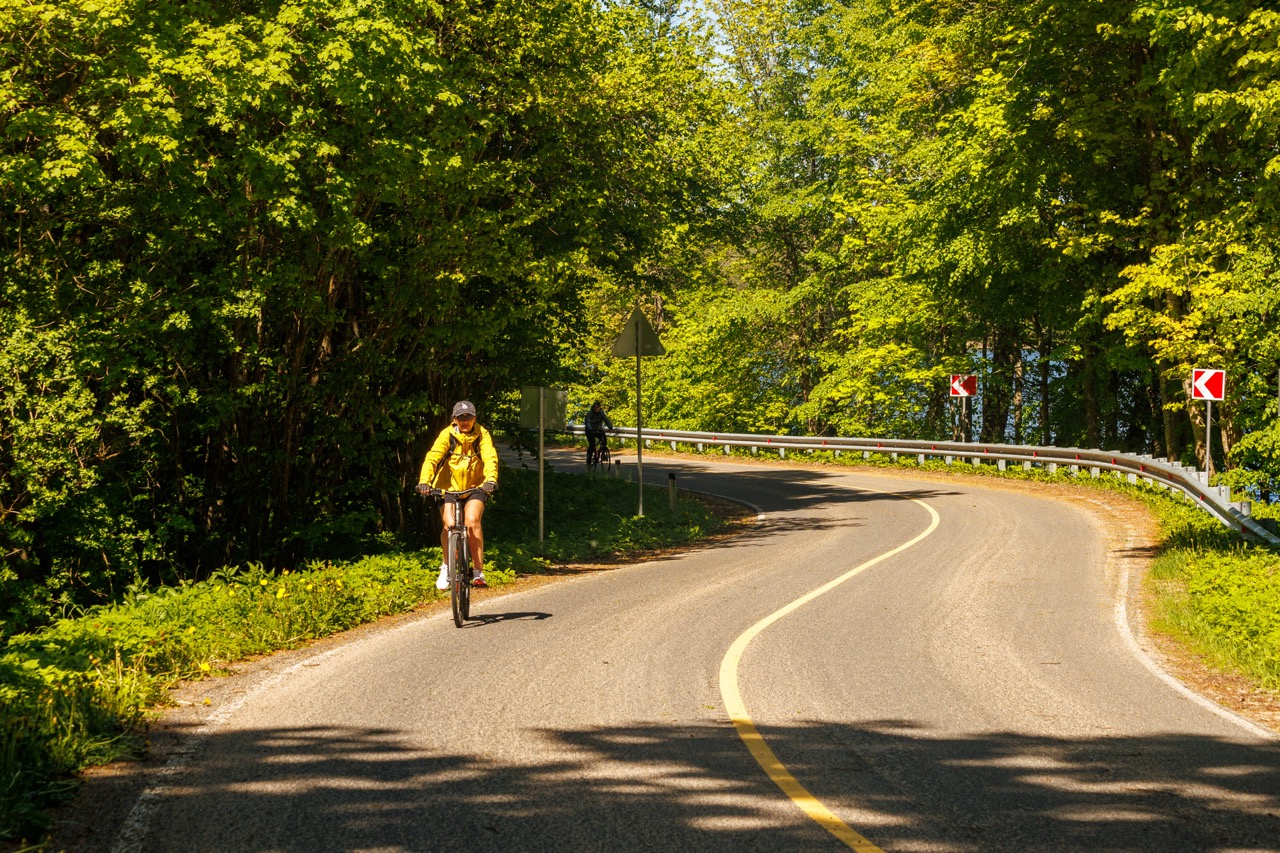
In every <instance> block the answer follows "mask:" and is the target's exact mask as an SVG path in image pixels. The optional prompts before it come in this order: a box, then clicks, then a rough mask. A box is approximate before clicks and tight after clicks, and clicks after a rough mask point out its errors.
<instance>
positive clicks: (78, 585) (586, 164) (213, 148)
mask: <svg viewBox="0 0 1280 853" xmlns="http://www.w3.org/2000/svg"><path fill="white" fill-rule="evenodd" d="M655 26H656V24H655V22H654V21H653V20H651V19H650V17H649V16H647V15H646V14H644V13H642V12H641V11H639V10H638V9H637V8H633V7H631V6H629V5H625V4H623V5H616V4H608V5H604V4H598V3H595V2H593V0H569V2H561V0H534V2H526V0H520V2H514V0H499V2H487V0H486V2H479V0H476V2H472V0H458V2H450V3H447V4H440V3H433V2H422V0H287V1H286V2H281V3H255V2H249V3H236V4H230V5H228V4H216V3H212V4H211V3H200V2H197V3H177V2H168V1H167V0H161V2H141V0H105V2H102V1H101V0H92V1H91V0H68V2H58V3H43V2H18V0H0V67H2V68H3V70H4V73H3V74H0V207H2V208H3V215H2V216H0V376H2V377H3V381H0V559H2V560H3V563H2V564H0V565H2V566H3V568H2V569H0V572H2V574H0V595H2V596H3V597H2V598H0V613H2V614H3V615H2V616H0V618H3V619H4V620H5V624H6V628H5V630H6V631H8V632H12V631H14V630H22V629H25V628H28V627H31V626H34V625H37V624H39V623H40V621H41V620H42V619H43V618H45V616H46V615H47V614H48V613H50V612H51V611H52V612H53V614H54V615H58V614H60V613H61V614H67V613H72V612H74V611H75V609H76V608H77V607H88V606H94V605H97V604H101V603H104V602H109V601H113V600H115V599H117V598H118V597H119V595H120V594H122V592H123V590H124V588H125V587H127V586H128V585H130V584H132V583H134V582H135V581H138V580H142V581H145V582H147V583H150V584H156V583H175V582H178V581H183V580H195V579H199V578H202V577H205V576H207V575H208V573H209V572H210V571H212V570H214V569H216V568H217V567H219V566H222V565H226V564H228V563H239V562H243V561H246V560H257V561H262V562H264V563H266V564H268V565H271V566H276V567H280V566H293V565H298V564H299V563H301V562H303V561H304V560H306V559H307V558H308V557H312V556H315V555H317V554H319V553H321V552H323V553H324V554H325V555H333V554H336V553H344V554H356V553H362V552H367V550H368V548H369V547H370V542H371V539H372V537H375V536H377V535H379V534H387V533H399V532H402V531H403V529H404V527H405V525H406V524H407V523H408V522H407V520H408V519H409V518H410V517H411V516H412V515H413V512H414V510H413V505H412V501H413V497H412V494H411V489H410V487H411V486H412V484H413V478H414V477H415V476H416V473H417V465H418V463H419V461H420V459H421V455H422V453H423V451H424V450H425V446H424V441H425V440H427V439H428V438H429V437H430V434H431V433H432V431H433V429H434V428H435V427H438V426H439V425H440V424H441V423H442V421H443V415H444V410H445V408H446V407H447V406H448V405H449V403H450V402H451V401H452V400H454V399H456V398H458V397H461V396H468V397H471V398H473V399H475V400H476V401H477V402H479V403H480V404H481V406H482V407H486V406H487V404H488V402H489V401H490V400H493V401H495V402H496V401H497V400H499V399H501V398H502V397H503V396H504V395H505V394H507V393H509V392H511V391H512V390H513V389H515V388H518V387H519V386H520V385H522V384H533V383H545V382H546V381H548V380H549V379H550V378H551V377H552V376H555V375H559V374H561V373H562V371H563V368H562V366H561V358H562V354H563V352H564V351H565V350H567V349H569V348H571V347H572V346H573V345H574V343H575V341H576V340H577V337H578V335H579V334H580V333H581V331H582V328H583V326H584V323H585V321H584V319H583V317H582V316H581V311H580V304H581V300H580V292H581V291H582V290H583V289H585V288H587V287H589V286H591V285H593V284H594V283H595V282H597V281H600V280H601V279H605V278H608V277H610V276H618V275H625V274H628V273H629V271H630V270H631V269H632V268H633V266H634V264H635V263H637V262H638V261H639V260H640V259H641V258H643V257H645V256H646V255H647V254H648V253H649V252H650V251H651V249H652V247H654V246H656V245H658V244H660V243H662V242H664V241H665V240H667V239H668V235H670V234H671V233H672V232H673V231H675V230H676V229H678V228H680V227H687V225H688V223H690V222H696V223H699V224H701V223H703V222H705V221H707V220H709V219H712V218H714V211H715V209H716V208H717V207H718V206H721V205H722V204H723V202H722V196H723V188H722V186H721V184H720V183H719V182H718V180H712V179H710V178H708V176H707V174H706V173H707V170H708V169H709V168H710V164H712V163H713V162H715V153H714V151H713V150H711V147H710V146H709V145H708V144H707V140H706V138H705V137H706V133H707V130H706V126H707V124H708V122H710V121H711V120H712V119H713V118H714V117H715V116H716V115H717V114H718V113H719V112H720V111H722V109H723V99H722V98H718V97H717V92H718V91H720V89H721V88H722V87H720V86H719V84H718V83H716V82H715V81H714V80H713V79H712V78H711V77H710V76H709V75H708V74H707V73H706V71H705V69H704V67H703V66H702V63H701V61H700V60H698V58H697V56H696V55H695V53H694V50H695V47H696V45H695V44H694V43H693V42H692V41H690V40H689V39H686V38H683V37H680V36H678V34H677V33H676V32H675V31H671V32H669V33H665V34H664V33H663V32H661V31H659V30H655V29H654V27H655ZM485 410H486V411H488V409H487V408H485Z"/></svg>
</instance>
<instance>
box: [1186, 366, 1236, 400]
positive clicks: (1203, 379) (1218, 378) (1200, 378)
mask: <svg viewBox="0 0 1280 853" xmlns="http://www.w3.org/2000/svg"><path fill="white" fill-rule="evenodd" d="M1226 391H1227V372H1226V371H1225V370H1213V369H1211V368H1207V367H1197V368H1195V369H1193V370H1192V371H1191V399H1192V400H1221V399H1222V398H1223V397H1225V396H1226Z"/></svg>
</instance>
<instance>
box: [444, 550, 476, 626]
mask: <svg viewBox="0 0 1280 853" xmlns="http://www.w3.org/2000/svg"><path fill="white" fill-rule="evenodd" d="M466 560H467V537H466V535H465V534H462V533H457V532H454V533H450V534H449V597H450V598H451V599H452V602H453V624H454V625H456V626H457V627H459V628H461V627H462V624H463V623H464V622H466V621H467V616H468V611H470V609H471V578H470V577H469V575H470V574H471V572H470V571H468V570H467V563H466Z"/></svg>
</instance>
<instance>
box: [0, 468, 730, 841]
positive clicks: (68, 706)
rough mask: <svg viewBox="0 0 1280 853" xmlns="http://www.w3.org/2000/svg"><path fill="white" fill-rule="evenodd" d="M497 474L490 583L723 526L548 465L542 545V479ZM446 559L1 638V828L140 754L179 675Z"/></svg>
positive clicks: (338, 619)
mask: <svg viewBox="0 0 1280 853" xmlns="http://www.w3.org/2000/svg"><path fill="white" fill-rule="evenodd" d="M502 483H503V486H502V488H501V489H500V490H499V491H498V492H497V493H496V494H495V495H494V497H493V499H492V501H491V503H490V505H489V507H488V508H487V509H486V512H485V538H486V548H485V562H486V565H485V577H486V579H487V580H488V582H489V584H490V585H491V586H502V585H504V584H509V583H511V582H513V581H514V580H515V578H516V576H517V575H518V574H531V573H537V572H541V571H544V570H546V569H547V568H548V567H550V566H551V565H552V564H553V562H556V561H573V560H580V559H583V558H588V557H601V556H605V555H622V554H628V553H635V552H637V551H640V550H643V549H649V548H656V547H662V546H667V545H674V544H680V543H684V542H689V541H691V540H694V539H697V538H699V537H701V536H703V535H706V534H708V533H712V532H715V530H717V529H718V528H719V526H720V525H721V522H720V521H719V520H718V519H717V518H715V516H714V515H713V514H712V513H711V512H709V511H708V510H707V509H706V507H704V506H703V505H702V504H701V503H699V502H698V501H694V500H690V499H682V500H680V501H679V502H678V504H677V506H676V508H675V511H674V512H673V511H672V510H671V508H670V506H669V503H668V501H667V500H666V494H665V492H663V491H660V490H657V489H653V490H649V491H650V492H652V494H651V496H650V498H649V499H648V500H646V506H647V507H648V506H649V505H650V504H651V505H652V510H649V509H647V510H646V515H645V516H644V517H643V518H636V517H634V511H635V503H636V487H635V485H634V484H628V483H626V482H623V481H621V480H614V479H611V478H605V477H594V478H584V477H574V476H570V475H566V474H558V473H554V472H552V473H550V474H549V475H548V476H547V478H546V488H545V494H546V496H547V507H546V515H545V529H546V531H547V534H548V535H547V536H546V541H545V545H540V544H539V542H538V499H537V494H538V492H537V477H536V475H535V474H534V473H533V472H531V471H524V470H509V471H506V472H505V474H504V476H503V481H502ZM428 535H429V536H430V535H431V534H428ZM439 565H440V548H439V547H435V548H427V549H424V550H416V551H392V552H390V553H385V554H375V555H370V556H367V557H364V558H362V559H359V560H353V561H349V562H326V561H316V562H312V563H309V564H307V565H304V566H300V567H298V568H297V569H296V570H293V571H282V572H279V573H273V572H269V571H267V570H266V569H264V568H263V567H262V566H261V565H257V564H254V565H249V566H243V567H238V568H230V569H226V570H224V571H221V572H218V573H216V574H214V576H213V577H211V578H209V579H208V580H205V581H202V582H199V583H187V584H183V585H180V586H177V587H160V588H155V589H150V590H147V589H141V590H140V589H138V588H136V587H135V588H134V589H133V590H131V592H130V593H129V594H128V595H127V597H126V598H125V600H122V601H120V602H118V603H116V604H113V605H110V606H105V607H100V608H97V609H95V610H93V611H90V612H88V613H86V614H85V615H83V616H81V617H79V618H75V619H64V620H61V621H59V622H57V623H55V624H54V625H52V626H50V627H49V628H47V629H45V630H42V631H39V632H36V633H31V634H20V635H17V636H14V637H10V638H9V639H8V641H7V642H6V643H4V645H3V646H0V735H2V736H3V738H2V740H0V838H14V837H18V836H20V835H23V834H28V833H31V832H35V831H38V830H39V829H40V828H41V827H43V826H44V825H46V823H47V820H48V815H47V811H46V808H47V806H48V805H50V804H51V803H53V802H55V801H57V800H58V799H59V798H61V797H63V796H64V795H66V794H67V793H69V792H70V791H71V790H73V789H74V774H75V773H76V772H77V771H79V770H81V769H83V768H85V767H88V766H91V765H94V764H101V763H104V762H108V761H112V760H115V759H118V758H126V757H131V756H134V755H137V754H138V753H139V751H140V749H141V741H140V739H139V737H138V733H139V731H140V729H141V725H140V724H142V723H143V722H144V719H145V715H146V714H147V712H148V710H149V709H152V708H154V707H156V706H157V705H161V704H163V703H164V701H165V697H166V695H167V691H168V689H169V688H171V687H172V686H174V685H175V684H176V683H177V682H179V681H181V680H184V679H195V678H203V677H206V676H209V675H211V674H216V673H218V672H219V671H220V670H225V668H226V667H227V666H228V665H229V664H231V663H232V662H234V661H237V660H242V659H244V658H248V657H251V656H254V655H260V654H265V653H267V652H271V651H274V650H277V649H285V648H293V647H296V646H299V645H302V644H304V643H306V642H308V641H309V640H313V639H316V638H319V637H324V636H327V635H330V634H333V633H336V632H339V631H343V630H346V629H348V628H352V627H354V626H356V625H360V624H362V623H365V622H369V621H372V620H374V619H377V618H379V617H381V616H384V615H387V614H392V613H401V612H405V611H407V610H411V609H413V608H414V607H416V606H418V605H419V604H421V603H422V602H427V601H431V600H434V599H436V598H438V597H441V596H443V595H444V593H440V592H437V590H436V588H435V581H436V576H437V571H438V566H439Z"/></svg>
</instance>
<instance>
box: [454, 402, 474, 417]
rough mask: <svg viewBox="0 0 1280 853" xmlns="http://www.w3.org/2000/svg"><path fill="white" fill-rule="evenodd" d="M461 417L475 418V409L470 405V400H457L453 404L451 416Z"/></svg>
mask: <svg viewBox="0 0 1280 853" xmlns="http://www.w3.org/2000/svg"><path fill="white" fill-rule="evenodd" d="M462 415H471V417H473V418H474V417H475V416H476V407H475V406H474V405H472V403H471V401H470V400H459V401H458V402H457V403H455V404H454V406H453V416H454V417H455V418H457V417H461V416H462Z"/></svg>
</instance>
